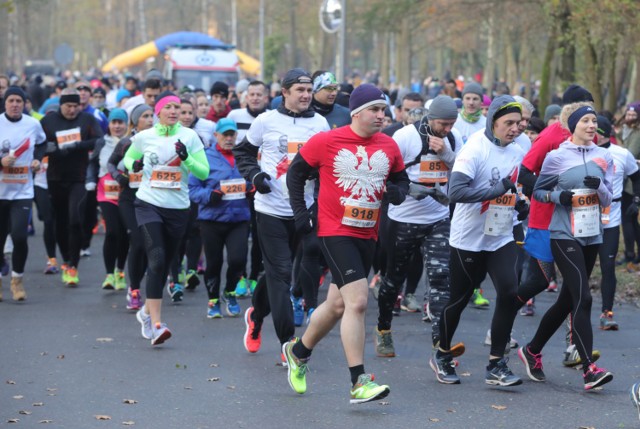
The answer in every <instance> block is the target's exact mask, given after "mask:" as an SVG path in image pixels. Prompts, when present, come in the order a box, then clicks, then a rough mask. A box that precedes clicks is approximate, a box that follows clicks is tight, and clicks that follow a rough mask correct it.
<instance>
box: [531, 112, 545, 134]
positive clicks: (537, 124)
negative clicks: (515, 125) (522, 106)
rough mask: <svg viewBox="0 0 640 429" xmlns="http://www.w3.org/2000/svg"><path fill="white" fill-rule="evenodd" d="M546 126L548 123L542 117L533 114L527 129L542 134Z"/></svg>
mask: <svg viewBox="0 0 640 429" xmlns="http://www.w3.org/2000/svg"><path fill="white" fill-rule="evenodd" d="M545 126H546V124H545V122H544V121H543V120H542V119H540V118H537V117H535V116H532V117H531V119H530V120H529V125H527V130H529V131H533V132H534V133H538V134H540V133H541V132H542V130H544V128H545Z"/></svg>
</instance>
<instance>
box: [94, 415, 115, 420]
mask: <svg viewBox="0 0 640 429" xmlns="http://www.w3.org/2000/svg"><path fill="white" fill-rule="evenodd" d="M95 417H96V420H111V416H105V415H102V414H98V415H97V416H95Z"/></svg>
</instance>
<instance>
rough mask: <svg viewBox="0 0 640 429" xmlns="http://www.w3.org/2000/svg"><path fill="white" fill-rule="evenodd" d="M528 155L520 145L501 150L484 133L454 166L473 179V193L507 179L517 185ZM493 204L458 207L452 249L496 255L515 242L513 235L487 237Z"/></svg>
mask: <svg viewBox="0 0 640 429" xmlns="http://www.w3.org/2000/svg"><path fill="white" fill-rule="evenodd" d="M523 157H524V151H523V150H522V148H520V146H518V145H517V144H513V143H512V144H509V145H507V146H505V147H500V146H497V145H495V144H494V143H492V142H490V141H489V139H487V138H486V137H485V136H484V131H479V132H477V133H476V134H474V135H472V136H471V137H470V138H469V140H468V141H467V144H465V145H464V147H463V148H462V150H461V151H460V153H459V154H458V156H457V157H456V162H455V164H454V165H453V169H452V173H456V172H459V173H462V174H464V175H465V176H467V177H470V178H471V179H472V180H471V183H470V184H469V186H470V187H471V188H472V189H488V188H491V187H493V185H494V184H496V183H497V182H499V181H500V180H502V179H503V178H505V177H508V178H510V179H511V181H512V182H513V183H517V177H518V172H519V169H520V164H521V163H522V158H523ZM489 204H490V203H489V201H483V202H480V203H457V204H456V208H455V210H454V212H453V219H452V220H451V236H450V239H449V244H450V245H451V246H452V247H455V248H458V249H463V250H468V251H472V252H481V251H493V250H497V249H499V248H500V247H502V246H504V245H505V244H507V243H509V242H510V241H513V232H512V231H511V230H509V231H508V232H507V233H505V234H504V235H497V236H496V235H486V234H485V233H484V231H485V222H486V218H487V212H488V209H489Z"/></svg>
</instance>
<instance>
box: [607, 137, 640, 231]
mask: <svg viewBox="0 0 640 429" xmlns="http://www.w3.org/2000/svg"><path fill="white" fill-rule="evenodd" d="M608 150H609V152H611V157H612V158H613V199H616V198H620V197H622V190H623V188H624V179H625V178H626V177H627V176H630V175H632V174H633V173H635V172H636V171H638V163H637V162H636V159H635V158H634V157H633V154H632V153H631V152H629V151H628V150H627V149H625V148H623V147H620V146H618V145H615V144H612V145H611V146H609V149H608ZM621 205H622V203H621V202H620V201H612V202H611V205H610V206H609V207H608V208H606V209H604V212H603V216H602V221H603V222H602V223H603V226H604V228H605V229H606V228H613V227H615V226H618V225H620V223H621V222H622V209H621ZM607 215H608V222H606V218H607Z"/></svg>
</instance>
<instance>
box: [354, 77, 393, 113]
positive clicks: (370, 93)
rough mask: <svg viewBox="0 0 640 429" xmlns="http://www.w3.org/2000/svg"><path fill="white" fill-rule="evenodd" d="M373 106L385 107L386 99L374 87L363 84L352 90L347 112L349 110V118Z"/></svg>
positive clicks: (378, 89) (382, 93)
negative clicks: (380, 105)
mask: <svg viewBox="0 0 640 429" xmlns="http://www.w3.org/2000/svg"><path fill="white" fill-rule="evenodd" d="M374 104H383V105H385V106H386V105H387V104H388V103H387V97H385V95H384V92H382V91H381V90H380V88H378V87H377V86H375V85H372V84H370V83H364V84H362V85H360V86H359V87H357V88H356V89H354V90H353V93H352V94H351V97H350V98H349V110H351V116H353V115H355V114H356V113H359V112H361V111H363V110H364V109H366V108H367V107H369V106H373V105H374Z"/></svg>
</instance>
